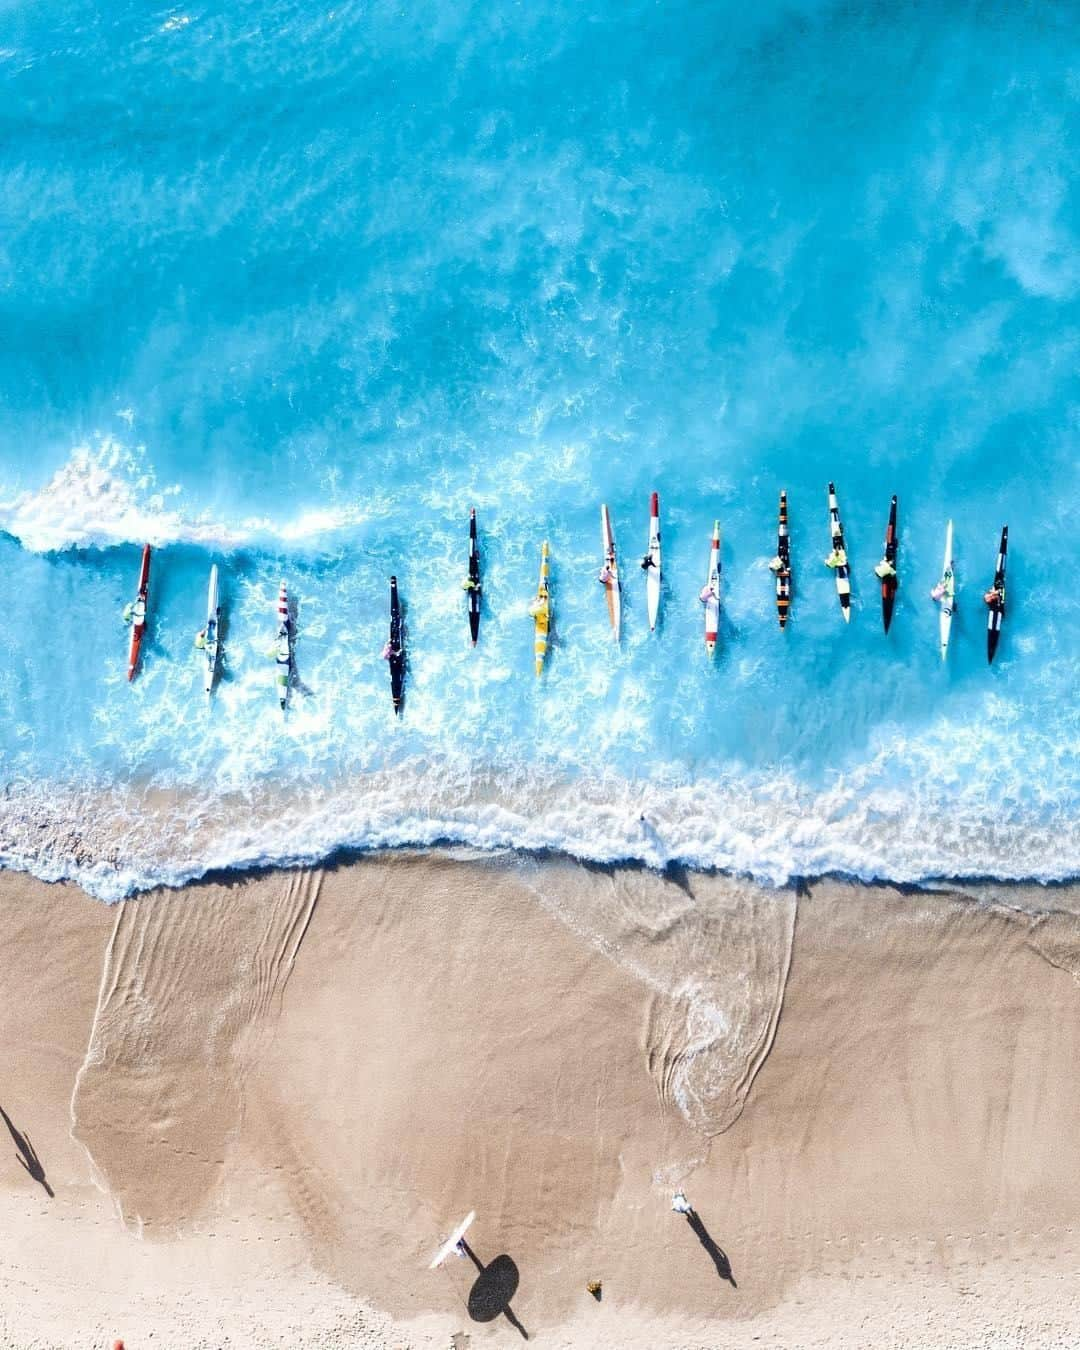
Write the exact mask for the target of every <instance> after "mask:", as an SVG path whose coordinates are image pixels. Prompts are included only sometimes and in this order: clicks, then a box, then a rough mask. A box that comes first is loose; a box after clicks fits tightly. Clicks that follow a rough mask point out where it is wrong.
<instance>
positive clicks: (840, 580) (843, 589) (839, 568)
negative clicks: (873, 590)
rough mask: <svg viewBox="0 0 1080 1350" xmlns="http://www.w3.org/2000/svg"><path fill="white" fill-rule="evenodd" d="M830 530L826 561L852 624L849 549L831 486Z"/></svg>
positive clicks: (845, 614) (847, 619)
mask: <svg viewBox="0 0 1080 1350" xmlns="http://www.w3.org/2000/svg"><path fill="white" fill-rule="evenodd" d="M829 529H830V531H831V533H832V553H830V555H829V557H828V558H827V559H826V561H825V565H826V566H827V567H831V568H832V569H833V571H834V572H835V573H836V594H837V595H838V596H839V597H840V612H841V614H843V616H844V622H845V623H850V622H851V568H850V567H849V566H848V560H847V549H846V548H845V547H844V527H843V525H841V524H840V507H839V506H838V504H837V501H836V488H835V486H834V485H833V484H832V483H830V484H829Z"/></svg>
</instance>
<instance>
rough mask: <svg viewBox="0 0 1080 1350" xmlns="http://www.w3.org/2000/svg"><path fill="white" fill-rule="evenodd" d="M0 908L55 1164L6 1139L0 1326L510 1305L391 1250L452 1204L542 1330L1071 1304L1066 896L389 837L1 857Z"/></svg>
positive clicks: (198, 1331)
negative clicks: (53, 857) (668, 867)
mask: <svg viewBox="0 0 1080 1350" xmlns="http://www.w3.org/2000/svg"><path fill="white" fill-rule="evenodd" d="M1077 889H1080V888H1077ZM1067 890H1068V888H1063V891H1067ZM1067 903H1077V904H1080V901H1078V900H1077V897H1076V896H1075V895H1072V894H1071V893H1070V894H1069V900H1068V902H1067ZM0 920H2V921H3V922H4V924H5V931H6V932H7V934H8V948H9V951H10V952H11V953H12V954H13V956H14V960H12V961H11V962H10V966H11V970H10V978H9V980H8V982H7V984H6V985H5V986H4V987H3V988H2V989H0V1014H2V1024H3V1026H4V1029H5V1040H6V1043H7V1045H8V1047H9V1050H10V1065H9V1069H8V1073H7V1075H6V1079H5V1083H4V1087H3V1094H2V1096H0V1106H2V1107H3V1108H4V1110H5V1112H6V1113H7V1116H8V1118H9V1120H10V1121H11V1123H12V1125H13V1126H14V1127H15V1129H16V1130H18V1131H19V1133H20V1134H21V1135H24V1136H25V1137H28V1138H29V1139H30V1140H32V1145H33V1148H34V1150H35V1156H36V1157H37V1158H38V1159H39V1160H40V1162H41V1165H42V1167H43V1168H44V1176H45V1180H46V1181H47V1182H48V1185H49V1187H50V1189H52V1190H53V1192H54V1197H53V1198H49V1197H48V1196H47V1195H46V1194H45V1192H44V1189H43V1187H42V1185H41V1184H40V1182H39V1181H35V1179H34V1178H33V1176H32V1175H31V1174H30V1173H29V1172H27V1171H26V1169H25V1167H20V1166H19V1165H18V1164H17V1162H16V1159H15V1158H14V1157H12V1156H11V1153H12V1150H10V1149H9V1150H8V1161H7V1163H6V1164H4V1165H3V1166H2V1167H0V1213H2V1214H3V1217H4V1220H5V1227H6V1231H8V1233H9V1234H10V1236H11V1263H10V1271H9V1273H10V1276H11V1278H10V1280H9V1281H8V1283H7V1290H8V1292H7V1293H6V1294H0V1344H5V1345H12V1346H18V1347H20V1350H27V1348H28V1347H34V1350H38V1347H42V1348H44V1347H50V1350H51V1347H54V1346H68V1345H72V1346H74V1345H76V1344H80V1345H81V1344H86V1343H87V1340H86V1336H87V1334H88V1332H89V1331H93V1333H94V1335H96V1336H98V1337H100V1338H101V1342H102V1343H104V1344H108V1343H110V1342H108V1341H107V1340H105V1337H106V1336H107V1335H110V1334H111V1335H118V1336H119V1335H125V1336H126V1337H127V1338H128V1344H129V1345H131V1346H135V1345H138V1344H142V1343H144V1339H145V1336H146V1334H147V1333H148V1332H149V1331H151V1330H154V1331H155V1332H156V1337H157V1338H159V1339H162V1340H164V1341H166V1342H167V1341H168V1340H169V1339H170V1336H171V1337H172V1339H180V1338H182V1339H183V1341H184V1343H185V1344H190V1345H195V1346H197V1345H206V1346H217V1345H220V1344H221V1343H222V1338H223V1337H224V1335H229V1336H230V1337H231V1338H232V1343H233V1344H234V1345H236V1346H238V1347H243V1346H249V1347H262V1346H266V1345H270V1344H280V1343H281V1340H280V1336H281V1334H282V1333H284V1334H286V1335H290V1336H293V1337H294V1338H295V1343H297V1344H307V1343H309V1341H310V1343H319V1344H326V1345H328V1346H334V1345H341V1346H346V1345H364V1346H371V1347H384V1346H386V1347H388V1346H395V1347H405V1346H410V1347H411V1346H417V1347H424V1348H425V1350H426V1347H428V1346H431V1347H436V1346H438V1347H443V1348H444V1347H445V1346H446V1345H447V1344H449V1343H450V1337H451V1335H453V1334H457V1333H461V1334H463V1335H465V1336H467V1337H468V1338H469V1339H468V1340H467V1341H464V1340H463V1341H460V1342H459V1344H461V1345H468V1346H471V1347H476V1346H478V1345H481V1344H485V1343H486V1342H487V1341H488V1340H489V1339H492V1340H494V1339H497V1338H500V1337H501V1338H502V1340H503V1341H505V1340H506V1337H507V1336H510V1337H511V1338H512V1339H513V1340H514V1341H516V1340H517V1339H518V1338H517V1335H516V1333H515V1332H514V1331H513V1329H512V1328H511V1327H510V1326H509V1325H508V1323H507V1321H506V1319H505V1318H503V1317H502V1316H497V1317H496V1318H495V1319H494V1320H493V1321H491V1322H479V1321H475V1320H473V1319H472V1318H471V1317H470V1315H469V1311H468V1295H469V1293H470V1286H471V1284H472V1280H473V1279H475V1277H476V1272H475V1270H473V1271H472V1275H471V1276H470V1273H469V1272H470V1267H469V1266H468V1264H467V1263H459V1262H457V1261H456V1260H455V1261H454V1262H453V1263H451V1264H450V1266H449V1267H448V1268H447V1269H446V1270H444V1271H439V1272H435V1273H434V1274H429V1273H428V1272H427V1271H426V1265H427V1261H428V1259H429V1257H430V1254H431V1252H432V1251H433V1250H434V1248H435V1246H436V1244H437V1241H438V1239H439V1237H440V1236H441V1235H442V1234H444V1233H445V1232H446V1231H447V1230H448V1229H449V1228H450V1227H451V1226H452V1224H453V1223H454V1222H456V1220H457V1219H459V1218H460V1217H461V1216H462V1215H463V1214H464V1213H466V1212H467V1211H468V1210H469V1209H474V1208H475V1209H476V1211H477V1215H478V1217H477V1220H476V1223H475V1225H474V1229H473V1236H472V1238H471V1239H470V1241H471V1242H472V1245H473V1247H474V1250H475V1251H476V1252H478V1253H480V1255H481V1260H482V1261H484V1262H490V1261H492V1260H493V1259H494V1258H495V1257H496V1256H497V1255H499V1254H503V1255H505V1256H507V1258H508V1259H510V1260H512V1262H513V1263H514V1266H515V1268H516V1270H517V1271H518V1274H519V1278H520V1284H519V1286H518V1290H517V1292H516V1293H515V1295H514V1298H513V1300H512V1311H513V1312H514V1314H515V1316H516V1317H518V1318H519V1319H520V1322H521V1323H522V1325H524V1326H525V1327H526V1328H527V1330H528V1331H529V1334H530V1338H531V1339H533V1340H536V1341H538V1342H539V1343H541V1344H545V1345H552V1346H578V1345H580V1346H591V1345H597V1346H600V1345H611V1344H619V1345H624V1346H627V1347H631V1348H632V1350H636V1348H637V1347H639V1346H640V1347H642V1350H644V1347H645V1346H659V1347H664V1346H671V1347H673V1348H674V1347H676V1346H680V1347H682V1346H695V1347H696V1346H701V1347H708V1348H709V1350H713V1348H714V1347H718V1348H723V1347H726V1346H728V1345H731V1346H734V1345H744V1344H746V1343H747V1340H748V1339H749V1338H750V1337H752V1336H754V1335H758V1336H760V1337H761V1338H762V1339H763V1341H766V1342H769V1341H771V1343H774V1344H779V1345H790V1346H793V1347H794V1346H804V1345H806V1346H817V1345H820V1346H826V1345H828V1346H834V1345H835V1346H841V1347H848V1346H851V1347H854V1346H856V1345H859V1346H861V1345H865V1344H866V1343H867V1339H868V1338H872V1339H875V1341H876V1343H879V1344H883V1345H896V1346H911V1347H915V1346H923V1345H926V1346H930V1345H938V1344H941V1342H940V1340H939V1339H936V1337H935V1328H936V1329H938V1330H940V1326H941V1324H942V1319H944V1318H948V1319H949V1325H950V1327H951V1328H952V1329H953V1330H952V1331H951V1334H952V1335H953V1341H952V1342H950V1343H953V1344H956V1345H964V1346H967V1345H971V1346H972V1347H974V1346H976V1345H980V1344H985V1341H986V1337H987V1336H988V1335H989V1334H992V1335H993V1336H994V1337H996V1338H997V1339H995V1341H994V1343H995V1344H996V1343H1004V1344H1008V1343H1011V1341H1010V1340H1009V1339H1008V1337H1013V1338H1014V1339H1015V1341H1016V1344H1021V1343H1022V1344H1025V1345H1038V1346H1042V1345H1046V1346H1056V1345H1065V1344H1068V1343H1071V1341H1072V1340H1075V1338H1076V1333H1077V1330H1078V1329H1080V1303H1078V1296H1077V1295H1076V1294H1075V1293H1074V1292H1073V1291H1072V1289H1071V1281H1070V1280H1069V1279H1068V1271H1069V1270H1070V1269H1072V1268H1075V1258H1076V1256H1077V1255H1078V1254H1080V1253H1078V1252H1077V1250H1076V1248H1077V1245H1078V1244H1080V1181H1078V1180H1076V1179H1075V1178H1076V1177H1077V1176H1078V1175H1080V1173H1078V1170H1077V1169H1076V1168H1075V1166H1070V1162H1075V1160H1076V1158H1075V1155H1076V1154H1077V1153H1080V1143H1076V1142H1072V1141H1074V1140H1075V1138H1076V1135H1075V1129H1073V1128H1072V1126H1073V1125H1074V1123H1075V1120H1076V1119H1077V1118H1078V1117H1080V1086H1077V1085H1076V1084H1075V1082H1074V1079H1075V1075H1074V1074H1073V1072H1072V1065H1073V1064H1074V1063H1075V1056H1076V1054H1077V1053H1078V1052H1080V1030H1078V1029H1077V1019H1076V1018H1075V1016H1072V1017H1070V1016H1069V1015H1068V1009H1069V1008H1070V1007H1073V1008H1074V1007H1075V1003H1076V1000H1077V999H1078V998H1080V987H1078V980H1080V923H1078V922H1077V921H1076V919H1075V918H1074V916H1073V914H1072V913H1071V912H1070V911H1069V910H1068V909H1058V910H1056V911H1055V912H1053V913H1045V912H1044V913H1042V914H1037V915H1036V914H1029V913H1027V912H1025V911H1024V910H1022V909H1012V908H1009V907H1007V906H1004V905H1001V904H999V903H998V902H997V901H996V900H994V899H990V900H987V901H983V902H981V903H973V898H972V897H971V896H970V895H967V894H964V893H962V892H961V893H953V892H940V891H924V890H919V891H918V892H917V893H915V894H911V893H909V892H908V891H907V890H905V891H903V892H902V891H900V890H899V889H898V888H894V887H865V886H860V885H857V884H854V883H849V882H841V881H836V880H830V881H825V882H820V883H811V884H806V885H803V886H800V887H799V888H798V889H796V888H795V887H788V888H784V889H782V890H768V889H762V888H760V887H757V886H754V885H753V884H752V883H750V882H748V881H746V880H745V879H740V878H731V877H724V876H706V875H702V874H698V873H687V874H684V875H682V876H680V877H678V878H675V877H667V878H665V877H662V876H658V875H657V874H655V873H652V872H649V871H648V870H644V869H628V868H618V867H607V866H587V865H583V864H579V863H575V862H573V861H571V860H568V859H565V858H552V857H522V856H514V855H504V856H495V857H493V856H490V855H485V856H483V857H481V858H470V859H465V858H459V857H454V856H448V855H446V854H424V853H415V852H398V851H394V852H392V853H389V854H381V855H374V856H368V857H365V858H363V859H360V860H358V861H352V862H349V863H347V864H340V865H338V866H336V867H334V868H329V869H303V870H295V871H276V870H268V871H266V872H265V873H263V874H261V875H258V876H247V877H238V876H235V875H233V876H230V877H229V878H228V879H227V880H224V881H221V882H203V883H198V884H195V885H191V886H188V887H185V888H182V889H177V890H162V891H158V892H155V893H150V894H147V895H142V896H139V897H137V898H135V899H132V900H128V901H125V902H124V903H123V904H120V905H114V906H105V905H102V904H101V903H100V902H98V901H94V900H92V899H90V898H88V897H87V896H85V894H83V893H81V892H79V891H78V889H77V888H75V887H73V886H70V885H59V886H47V885H45V884H43V883H40V882H36V881H34V880H32V879H30V878H27V877H25V876H19V875H17V874H11V873H3V874H0ZM1063 1013H1064V1016H1063ZM13 1142H14V1136H13ZM16 1151H17V1150H16ZM678 1187H681V1188H683V1189H685V1191H686V1193H687V1195H688V1197H689V1199H690V1201H691V1203H692V1204H693V1205H694V1206H695V1208H696V1210H697V1212H698V1213H699V1215H700V1218H701V1222H702V1224H703V1225H704V1228H705V1231H706V1235H707V1236H708V1237H709V1239H710V1241H712V1242H713V1243H715V1245H716V1247H717V1249H718V1250H720V1251H721V1253H722V1255H723V1257H724V1259H725V1260H726V1261H727V1262H728V1263H729V1270H730V1274H731V1276H733V1278H734V1281H735V1283H734V1284H732V1283H731V1282H730V1280H728V1279H727V1278H723V1276H722V1275H721V1266H720V1265H719V1264H716V1258H715V1256H714V1255H712V1254H711V1253H710V1249H709V1248H708V1247H707V1246H705V1245H704V1243H703V1240H702V1239H701V1238H700V1237H695V1236H694V1235H693V1234H692V1233H690V1232H688V1230H687V1225H686V1224H685V1223H684V1222H683V1221H682V1220H681V1219H680V1218H679V1216H678V1215H673V1214H672V1213H671V1208H670V1200H671V1193H672V1191H673V1190H674V1189H676V1188H678ZM590 1278H600V1279H602V1281H603V1299H602V1301H601V1302H600V1303H596V1302H595V1301H594V1300H593V1299H591V1298H589V1297H588V1295H587V1294H586V1293H585V1290H584V1286H585V1283H586V1282H587V1281H588V1280H589V1279H590ZM965 1291H966V1292H965ZM28 1296H32V1297H28ZM1022 1329H1025V1330H1024V1332H1023V1334H1024V1336H1025V1337H1026V1338H1025V1339H1023V1340H1022V1341H1021V1340H1020V1339H1016V1338H1017V1337H1018V1336H1019V1335H1020V1333H1021V1330H1022ZM319 1337H321V1338H322V1339H318V1338H319ZM980 1337H982V1338H983V1339H981V1340H980V1339H979V1338H980ZM91 1343H97V1342H96V1341H93V1342H91Z"/></svg>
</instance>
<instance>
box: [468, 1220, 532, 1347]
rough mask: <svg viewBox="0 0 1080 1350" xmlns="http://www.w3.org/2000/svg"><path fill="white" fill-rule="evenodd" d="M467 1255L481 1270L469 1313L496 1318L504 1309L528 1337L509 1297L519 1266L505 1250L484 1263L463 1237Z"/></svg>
mask: <svg viewBox="0 0 1080 1350" xmlns="http://www.w3.org/2000/svg"><path fill="white" fill-rule="evenodd" d="M461 1246H462V1249H463V1250H464V1252H465V1255H466V1256H467V1257H468V1258H469V1260H470V1261H471V1262H472V1263H473V1265H474V1266H475V1267H476V1269H477V1270H478V1271H479V1272H480V1273H479V1275H477V1277H476V1279H475V1281H474V1282H473V1287H472V1288H471V1289H470V1290H469V1316H470V1317H471V1318H472V1320H473V1321H474V1322H494V1320H495V1319H496V1317H498V1316H499V1314H500V1313H501V1314H502V1315H503V1317H505V1318H506V1320H507V1321H508V1322H509V1323H510V1325H511V1326H512V1327H514V1328H515V1330H517V1331H519V1332H520V1333H521V1335H522V1336H523V1337H524V1339H525V1340H528V1339H529V1333H528V1332H527V1331H526V1330H525V1328H524V1327H523V1326H522V1325H521V1323H520V1322H519V1321H518V1319H517V1318H516V1317H515V1316H514V1312H513V1309H512V1308H511V1307H510V1300H511V1299H512V1298H513V1297H514V1295H515V1294H516V1293H517V1287H518V1278H519V1277H518V1268H517V1265H516V1264H515V1263H514V1261H513V1259H512V1258H511V1257H509V1256H507V1255H505V1253H504V1254H503V1255H502V1256H497V1257H496V1258H495V1260H494V1261H489V1262H488V1264H487V1265H486V1266H485V1265H484V1263H483V1262H482V1261H481V1260H480V1258H479V1257H478V1256H477V1255H476V1253H475V1252H474V1251H473V1249H472V1248H471V1247H470V1246H469V1244H468V1243H467V1242H466V1241H465V1240H464V1239H462V1242H461Z"/></svg>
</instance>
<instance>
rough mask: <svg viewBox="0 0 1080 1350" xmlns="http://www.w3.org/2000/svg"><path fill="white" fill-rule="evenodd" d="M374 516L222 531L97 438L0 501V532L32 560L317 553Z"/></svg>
mask: <svg viewBox="0 0 1080 1350" xmlns="http://www.w3.org/2000/svg"><path fill="white" fill-rule="evenodd" d="M382 514H384V512H383V511H382V510H380V508H379V506H378V505H377V504H371V503H366V504H365V505H364V506H362V507H361V506H360V505H359V504H353V505H329V506H324V507H316V508H311V509H309V510H306V511H302V512H300V513H299V514H298V515H296V516H294V517H292V518H291V519H285V520H282V521H274V520H270V519H269V518H267V517H259V516H249V517H246V518H243V519H241V520H238V521H235V522H230V523H229V524H226V523H225V522H223V521H219V520H214V519H213V518H211V517H210V516H209V515H207V514H206V513H205V512H192V511H189V510H187V509H186V508H185V504H184V495H183V492H182V490H181V489H180V488H179V487H178V486H176V485H170V486H165V487H162V486H159V484H158V483H157V481H156V478H155V475H154V473H153V471H152V470H151V469H150V468H149V466H148V462H147V459H146V455H145V448H144V447H143V446H141V445H136V446H134V447H131V446H127V445H125V444H123V443H122V442H120V441H118V440H116V439H115V438H113V437H110V436H102V437H99V438H98V439H97V441H96V442H94V443H93V444H85V445H80V446H77V447H76V448H75V449H74V450H73V451H72V453H71V456H70V457H69V459H68V460H67V462H66V463H65V464H64V465H63V467H62V468H60V469H58V470H57V471H56V473H55V474H54V475H53V476H52V478H51V479H50V480H49V482H48V483H46V484H45V486H44V487H42V488H40V489H39V490H38V491H36V492H23V493H21V494H19V495H18V496H16V497H14V498H9V499H7V500H3V499H0V530H4V531H6V532H7V533H8V534H10V535H12V536H13V537H14V538H16V539H18V541H19V542H20V543H21V544H22V546H23V547H24V548H25V549H28V550H29V551H30V552H33V553H51V552H59V551H61V550H63V549H71V548H111V547H114V546H116V545H119V544H129V543H138V544H142V543H147V542H149V543H151V544H154V545H155V546H157V547H160V546H162V545H164V544H182V543H186V544H197V545H200V546H202V547H205V548H215V549H225V550H232V549H238V548H244V547H250V546H253V545H260V546H264V547H276V546H281V545H287V546H289V547H304V546H312V547H318V546H320V545H322V544H324V543H328V542H329V541H330V540H331V539H332V537H333V536H334V535H335V534H336V533H338V532H339V531H342V530H346V529H350V528H353V527H356V526H359V525H363V524H364V523H365V522H367V521H370V520H374V519H378V518H380V517H381V515H382Z"/></svg>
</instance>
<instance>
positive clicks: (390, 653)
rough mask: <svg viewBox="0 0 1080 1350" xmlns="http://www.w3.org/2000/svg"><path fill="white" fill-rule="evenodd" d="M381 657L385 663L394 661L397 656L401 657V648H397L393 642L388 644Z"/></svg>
mask: <svg viewBox="0 0 1080 1350" xmlns="http://www.w3.org/2000/svg"><path fill="white" fill-rule="evenodd" d="M380 655H381V656H382V659H383V660H384V661H393V659H394V658H395V657H396V656H400V655H401V648H400V647H395V646H394V644H393V643H392V642H388V643H387V644H386V646H385V647H384V648H383V649H382V651H381V653H380Z"/></svg>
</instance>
